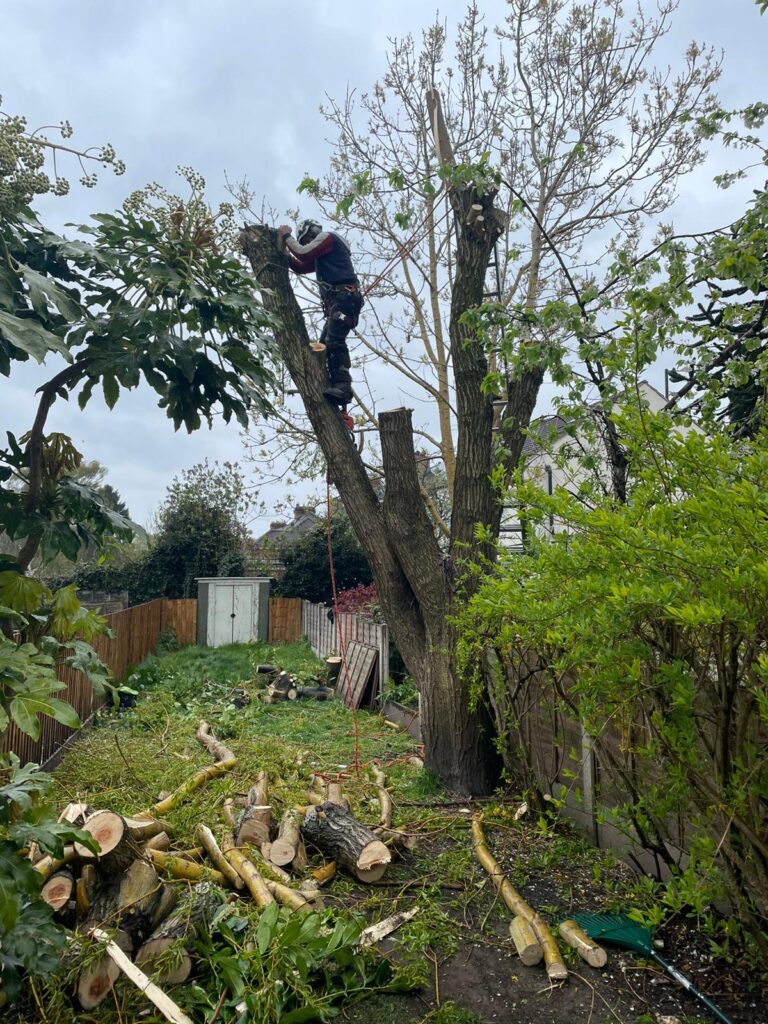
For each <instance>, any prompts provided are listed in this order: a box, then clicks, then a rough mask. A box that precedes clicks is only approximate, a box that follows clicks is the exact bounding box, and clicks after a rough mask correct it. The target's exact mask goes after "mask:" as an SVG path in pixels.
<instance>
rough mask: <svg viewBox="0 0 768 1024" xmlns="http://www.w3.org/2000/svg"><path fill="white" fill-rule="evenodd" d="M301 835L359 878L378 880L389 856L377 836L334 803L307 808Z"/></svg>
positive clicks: (388, 861) (370, 880) (382, 873)
mask: <svg viewBox="0 0 768 1024" xmlns="http://www.w3.org/2000/svg"><path fill="white" fill-rule="evenodd" d="M301 831H302V834H303V836H304V838H305V839H306V840H307V841H308V842H310V843H312V845H313V846H316V847H317V849H319V850H320V851H321V852H322V853H324V854H327V855H328V856H329V857H331V858H332V859H333V860H335V861H336V862H337V863H338V864H339V865H341V866H342V867H344V868H346V869H347V871H349V872H350V873H351V874H353V875H355V877H356V878H359V879H360V880H361V881H368V882H374V881H378V880H379V879H380V878H381V877H382V876H383V875H384V872H385V871H386V868H387V864H389V863H390V861H391V859H392V857H391V854H390V852H389V850H388V849H387V847H386V846H385V845H384V843H382V841H381V840H380V839H379V837H378V836H377V835H376V834H375V833H374V832H372V831H371V829H369V828H367V827H366V826H365V825H362V824H361V823H360V822H359V821H357V820H356V819H355V818H353V817H352V815H351V814H350V813H349V811H347V810H345V809H344V808H343V807H339V806H338V805H337V804H332V803H324V804H320V806H319V807H310V808H309V809H308V810H307V814H306V817H305V818H304V823H303V825H302V826H301Z"/></svg>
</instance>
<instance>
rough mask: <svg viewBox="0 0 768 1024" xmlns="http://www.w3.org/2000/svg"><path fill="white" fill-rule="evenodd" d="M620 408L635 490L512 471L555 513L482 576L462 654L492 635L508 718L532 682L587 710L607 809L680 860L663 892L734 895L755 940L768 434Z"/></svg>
mask: <svg viewBox="0 0 768 1024" xmlns="http://www.w3.org/2000/svg"><path fill="white" fill-rule="evenodd" d="M619 424H620V426H621V429H622V432H623V434H624V435H625V436H626V438H627V443H628V451H629V453H630V457H631V464H632V467H633V473H634V478H635V482H634V486H633V488H632V491H631V493H630V497H629V501H628V502H627V504H624V505H620V504H616V503H614V502H611V501H607V500H606V501H604V502H603V503H602V504H598V505H597V506H596V507H593V508H589V507H586V506H585V505H584V504H582V503H581V502H580V501H579V500H578V498H577V497H574V496H572V495H571V494H568V493H566V492H565V491H561V492H558V493H556V494H555V495H553V496H552V497H547V496H546V495H545V494H543V493H542V492H540V491H539V490H537V489H536V488H535V487H534V486H532V485H526V486H522V487H521V488H520V489H519V497H520V499H521V501H522V502H523V504H524V505H525V507H526V510H527V511H526V517H527V519H528V520H529V521H531V522H533V523H536V522H537V521H539V520H541V519H542V518H543V517H547V519H549V517H550V516H551V517H554V519H555V521H557V522H559V524H560V525H561V527H562V530H561V532H559V533H557V534H556V535H555V536H554V538H553V539H552V541H551V542H549V543H546V542H542V543H541V544H540V545H539V546H538V549H537V550H536V551H535V552H534V553H533V554H532V555H531V556H530V557H514V556H512V557H509V556H508V557H506V558H504V559H503V560H502V561H501V563H500V565H499V566H498V569H497V571H496V572H495V574H494V575H493V577H492V578H490V579H488V580H487V581H486V582H485V583H484V584H483V585H482V586H481V587H480V590H479V593H478V595H477V597H476V598H475V600H474V601H473V602H472V605H471V608H470V610H469V611H468V613H467V615H466V617H465V633H464V642H463V656H464V659H465V662H473V663H474V665H475V667H476V669H478V670H479V666H480V663H481V661H482V659H483V658H485V657H487V652H488V650H489V649H490V650H494V649H495V651H496V652H497V653H498V656H499V658H500V659H501V661H502V663H503V664H504V667H505V668H506V670H507V673H506V676H507V680H506V681H505V684H501V683H500V681H497V682H499V685H498V686H497V691H496V698H497V699H496V709H497V713H498V715H499V718H500V720H501V722H500V724H501V726H502V728H503V729H504V730H505V731H506V734H507V736H510V734H511V733H514V732H515V730H517V728H518V726H519V725H520V724H521V722H522V718H523V716H524V714H525V711H524V707H525V706H526V704H527V702H528V701H529V700H530V692H531V686H532V685H533V684H534V683H535V684H536V685H537V686H544V687H546V688H547V691H548V694H549V697H548V700H549V701H550V702H551V705H552V706H553V707H557V708H558V709H559V710H560V711H561V712H562V713H564V714H566V715H567V716H570V717H571V718H572V719H574V720H581V722H583V723H584V725H585V727H586V729H587V731H588V733H589V735H590V737H591V738H592V740H593V743H594V748H595V751H596V754H597V758H598V761H599V763H600V767H601V773H602V776H601V777H602V778H604V779H607V780H610V782H611V785H612V788H613V789H614V791H615V790H616V789H617V788H618V790H619V791H620V793H621V794H622V796H620V804H619V806H618V807H616V808H615V809H613V810H612V811H611V812H610V814H611V815H612V817H613V820H614V821H615V823H617V824H618V825H619V826H621V827H623V828H624V829H625V830H626V831H627V832H628V833H629V834H631V835H632V836H633V837H634V839H635V840H637V839H639V840H640V842H641V843H642V844H643V845H644V846H645V847H647V848H649V849H651V850H653V851H654V852H655V853H656V855H657V856H658V857H659V858H660V860H662V861H664V862H666V864H667V866H668V867H669V868H670V869H671V871H672V877H671V879H670V881H669V882H668V883H667V885H666V889H665V896H664V899H665V901H666V904H667V907H668V908H669V909H675V910H678V909H680V908H681V907H682V906H684V905H685V906H688V907H693V908H694V910H696V911H697V912H699V913H700V914H701V915H705V914H706V913H707V912H708V909H709V907H710V905H711V904H712V903H713V902H715V901H717V900H723V899H726V900H727V901H728V902H729V903H730V904H731V906H732V907H734V908H735V910H736V911H737V913H738V916H739V918H740V920H741V922H742V924H743V925H744V926H745V927H746V928H747V929H748V931H749V933H750V935H751V939H752V940H753V941H754V942H755V943H756V944H757V946H758V947H759V948H760V949H761V950H762V951H763V955H764V953H765V950H766V949H768V841H766V834H765V821H766V819H767V818H768V744H767V743H766V739H767V738H768V653H766V652H768V620H766V615H765V609H766V607H768V492H766V489H765V481H766V480H768V434H767V433H766V432H761V433H759V434H758V435H757V437H756V438H755V439H754V441H750V442H735V441H733V440H731V439H729V438H727V437H724V436H714V437H706V436H704V435H703V434H700V433H698V432H696V431H693V432H690V433H688V435H687V436H685V437H683V436H680V435H679V434H676V433H675V432H674V430H673V425H672V424H671V422H670V420H669V419H668V418H667V417H666V416H663V415H659V416H655V417H654V416H651V415H650V414H648V413H647V412H645V413H643V414H641V415H639V416H636V417H634V418H631V417H628V418H625V419H624V420H623V421H621V420H620V421H619ZM534 657H535V659H536V660H535V661H534V660H532V658H534ZM524 665H526V666H527V667H528V669H529V670H530V668H531V667H532V666H533V672H530V671H528V672H527V674H526V672H525V671H523V670H522V669H523V666H524ZM507 682H509V685H506V683H507ZM510 750H511V747H510ZM528 767H529V769H530V765H529V766H528ZM681 823H682V824H681ZM681 828H682V832H681ZM678 846H682V847H684V848H685V851H686V854H687V858H686V857H685V856H681V855H680V853H679V851H678V850H677V849H676V847H678Z"/></svg>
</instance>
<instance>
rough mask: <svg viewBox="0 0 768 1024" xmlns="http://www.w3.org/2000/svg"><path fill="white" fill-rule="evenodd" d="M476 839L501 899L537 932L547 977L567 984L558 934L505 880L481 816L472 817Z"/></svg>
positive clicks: (480, 857)
mask: <svg viewBox="0 0 768 1024" xmlns="http://www.w3.org/2000/svg"><path fill="white" fill-rule="evenodd" d="M472 840H473V847H474V853H475V857H476V858H477V860H478V861H479V862H480V864H482V866H483V867H484V868H485V870H486V871H487V872H488V874H489V875H490V877H491V881H492V882H493V885H494V888H495V889H496V891H497V892H498V894H499V896H501V898H502V900H503V901H504V902H505V903H506V905H507V906H508V907H509V909H510V910H511V911H512V913H513V914H517V915H519V916H520V917H522V918H524V919H525V920H526V921H527V922H528V923H529V924H530V926H531V928H532V929H533V932H534V935H535V936H536V940H537V942H538V943H539V945H540V946H541V949H542V952H543V954H544V963H545V964H546V967H547V976H548V977H549V979H550V981H565V980H566V978H567V977H568V968H567V967H566V966H565V961H564V960H563V958H562V956H561V955H560V950H559V949H558V948H557V942H556V941H555V937H554V935H553V934H552V932H551V931H550V930H549V926H548V925H547V923H546V921H545V920H544V918H543V917H542V916H541V915H540V914H538V913H537V912H536V911H535V910H534V909H533V907H531V906H530V904H528V903H526V901H525V900H524V899H523V897H522V896H521V895H520V893H519V892H517V890H516V889H514V888H513V887H512V886H511V885H510V883H509V882H508V881H507V879H506V878H505V876H504V872H503V871H502V870H501V868H500V867H499V864H498V862H497V861H496V859H495V858H494V856H493V854H492V853H491V851H490V850H489V849H488V847H487V845H486V843H485V836H484V835H483V820H482V815H481V814H476V815H475V816H474V817H473V818H472Z"/></svg>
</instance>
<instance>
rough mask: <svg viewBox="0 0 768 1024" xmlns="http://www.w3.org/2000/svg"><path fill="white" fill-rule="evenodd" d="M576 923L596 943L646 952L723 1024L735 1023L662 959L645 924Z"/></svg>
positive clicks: (618, 917) (586, 918)
mask: <svg viewBox="0 0 768 1024" xmlns="http://www.w3.org/2000/svg"><path fill="white" fill-rule="evenodd" d="M573 920H574V921H576V923H577V924H578V925H579V927H580V928H583V929H584V931H585V932H586V933H587V935H588V936H589V937H590V939H594V940H595V942H604V943H608V944H609V945H612V946H622V947H623V948H624V949H632V950H634V952H635V953H642V955H643V956H647V957H650V958H651V960H655V961H656V963H657V964H659V966H660V967H663V968H664V970H665V971H666V972H667V974H668V975H669V976H670V977H671V978H674V979H675V981H677V982H679V984H681V985H682V986H683V988H684V989H686V990H687V991H688V992H690V993H691V995H692V996H696V998H697V999H698V1000H699V1002H701V1003H703V1004H704V1005H705V1006H706V1008H707V1009H708V1010H709V1012H710V1013H712V1014H713V1015H714V1016H715V1017H716V1018H717V1019H718V1020H719V1021H721V1022H722V1024H733V1021H732V1020H731V1018H730V1017H726V1015H725V1014H724V1013H723V1011H722V1010H720V1009H719V1008H718V1007H717V1006H715V1004H714V1003H713V1002H711V1001H710V1000H709V999H707V997H706V996H705V995H704V993H703V992H699V990H698V989H697V988H696V986H695V985H694V984H693V982H692V981H690V980H689V979H688V978H686V976H685V975H684V974H681V973H680V971H678V969H677V968H676V967H673V966H672V964H668V963H667V961H666V960H665V959H664V958H663V957H662V956H659V954H658V953H657V952H656V950H655V949H654V948H653V941H652V938H653V933H652V932H651V929H650V928H644V927H643V925H641V924H638V923H637V921H633V920H632V918H630V917H627V916H626V915H625V914H586V913H585V914H574V915H573Z"/></svg>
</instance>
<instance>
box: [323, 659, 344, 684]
mask: <svg viewBox="0 0 768 1024" xmlns="http://www.w3.org/2000/svg"><path fill="white" fill-rule="evenodd" d="M341 666H342V661H341V658H340V657H339V656H338V655H333V656H332V657H330V658H326V659H325V670H326V674H327V679H328V685H329V686H335V685H336V680H337V679H338V678H339V674H340V672H341Z"/></svg>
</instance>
